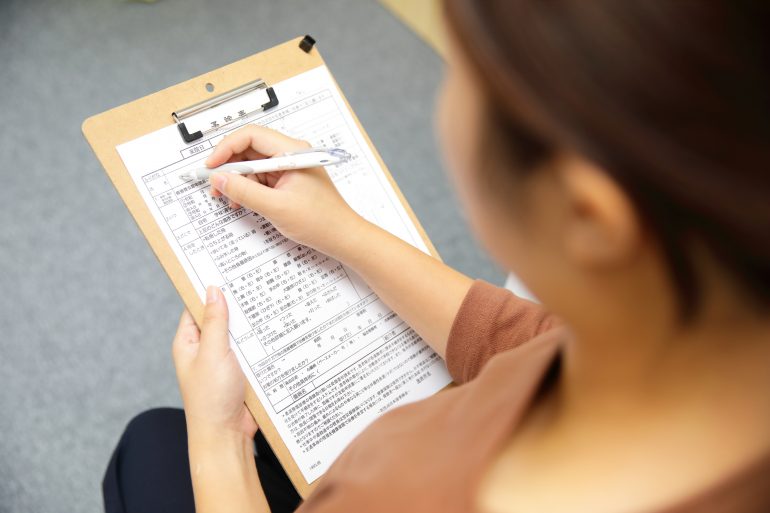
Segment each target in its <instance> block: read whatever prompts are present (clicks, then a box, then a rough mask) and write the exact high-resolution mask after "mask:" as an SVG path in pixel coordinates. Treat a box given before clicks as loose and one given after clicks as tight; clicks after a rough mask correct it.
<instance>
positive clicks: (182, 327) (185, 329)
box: [171, 308, 200, 364]
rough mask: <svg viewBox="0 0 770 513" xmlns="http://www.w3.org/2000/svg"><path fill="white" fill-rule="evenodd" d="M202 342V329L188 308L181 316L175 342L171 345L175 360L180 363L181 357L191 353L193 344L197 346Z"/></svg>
mask: <svg viewBox="0 0 770 513" xmlns="http://www.w3.org/2000/svg"><path fill="white" fill-rule="evenodd" d="M199 342H200V331H198V325H197V324H195V319H193V316H192V314H190V312H189V310H187V309H186V308H185V309H184V311H183V312H182V315H181V317H180V318H179V326H178V327H177V329H176V335H175V336H174V342H173V344H172V345H171V351H172V355H173V357H174V362H175V363H177V364H178V363H179V362H180V359H182V358H184V357H185V356H186V355H188V354H189V352H190V351H189V350H190V348H191V346H197V345H198V343H199Z"/></svg>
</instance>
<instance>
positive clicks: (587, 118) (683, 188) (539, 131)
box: [445, 0, 770, 316]
mask: <svg viewBox="0 0 770 513" xmlns="http://www.w3.org/2000/svg"><path fill="white" fill-rule="evenodd" d="M445 10H446V15H447V19H448V22H449V26H450V28H451V29H452V31H453V32H454V33H455V34H456V36H457V37H456V39H457V40H458V41H459V44H460V47H461V49H462V50H463V52H464V53H465V54H466V57H467V58H468V60H470V61H471V63H472V64H473V66H474V67H475V72H476V73H477V75H478V77H479V78H480V83H481V85H482V87H484V88H485V89H486V95H487V97H488V103H489V105H490V106H494V107H493V108H491V110H490V116H489V118H490V119H489V123H490V130H491V131H494V132H496V133H498V134H500V135H499V136H497V137H496V138H497V139H500V138H502V139H503V140H504V142H505V145H506V146H507V148H506V149H507V150H508V151H507V153H509V154H512V155H513V156H514V157H515V160H516V162H513V163H512V164H514V165H513V166H511V167H513V168H519V169H522V168H525V169H534V168H535V167H536V166H535V164H538V163H539V162H542V161H545V160H547V159H549V158H552V157H554V156H555V155H556V154H557V153H559V152H563V151H570V152H576V153H578V154H579V155H582V156H583V157H584V158H587V159H589V160H591V161H593V162H595V163H596V164H597V165H599V166H601V168H602V169H604V170H605V171H606V172H607V173H609V174H610V175H611V176H612V177H613V179H615V180H616V181H617V182H618V183H619V184H620V185H621V186H622V187H623V188H624V190H625V191H626V192H627V194H628V195H629V197H630V198H631V200H632V201H633V202H634V205H635V207H636V209H637V210H638V211H639V213H640V215H641V216H642V218H643V219H644V221H645V224H646V225H647V226H648V228H649V230H650V232H651V233H652V234H653V235H654V236H655V237H656V238H657V241H658V242H659V243H660V246H661V247H662V248H663V252H664V254H665V258H666V260H667V263H668V266H669V268H670V272H671V276H672V279H673V281H674V283H675V285H676V287H677V290H678V292H679V295H680V298H681V304H682V307H683V311H684V313H685V315H686V316H691V315H692V314H694V312H695V311H696V310H697V307H698V301H699V299H700V297H701V287H700V285H701V284H700V283H699V277H698V273H697V272H696V269H695V264H694V251H695V247H697V246H702V247H705V248H706V249H707V250H708V251H709V252H710V253H711V254H712V255H713V256H714V257H715V258H716V260H717V261H718V262H719V263H720V265H721V266H722V267H723V268H724V269H725V270H726V271H727V272H728V273H729V275H730V276H731V277H732V278H733V279H734V281H735V282H736V283H737V284H739V286H740V288H741V289H742V290H744V291H746V292H747V295H748V296H749V297H750V298H751V299H752V300H753V302H754V304H756V305H757V306H758V307H760V308H761V309H766V308H767V307H768V306H769V305H770V16H769V12H770V2H765V1H763V0H759V1H746V0H634V1H632V0H627V1H623V0H590V1H582V0H446V3H445Z"/></svg>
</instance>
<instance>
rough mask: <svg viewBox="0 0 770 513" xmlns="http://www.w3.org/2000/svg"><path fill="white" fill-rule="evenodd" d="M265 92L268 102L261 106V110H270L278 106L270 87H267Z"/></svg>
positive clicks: (276, 98)
mask: <svg viewBox="0 0 770 513" xmlns="http://www.w3.org/2000/svg"><path fill="white" fill-rule="evenodd" d="M265 92H266V93H267V98H268V102H267V103H263V104H262V110H267V109H272V108H273V107H275V106H276V105H278V97H277V96H276V95H275V91H273V88H272V87H268V88H267V90H266V91H265Z"/></svg>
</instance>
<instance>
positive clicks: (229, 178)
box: [211, 173, 277, 217]
mask: <svg viewBox="0 0 770 513" xmlns="http://www.w3.org/2000/svg"><path fill="white" fill-rule="evenodd" d="M211 185H212V187H216V188H217V189H218V190H219V191H220V192H221V193H222V194H224V195H225V196H227V198H228V199H229V200H230V201H232V202H233V203H237V204H238V205H243V206H245V207H248V208H250V209H251V210H255V211H257V212H259V213H261V214H264V215H267V216H268V217H269V216H270V215H271V214H272V212H273V210H274V208H275V205H276V201H277V199H276V194H277V192H276V191H275V190H274V189H272V188H270V187H267V186H265V185H262V184H261V183H259V182H258V181H257V182H255V181H253V180H249V179H247V178H245V177H243V176H240V175H235V174H230V173H214V174H213V175H211Z"/></svg>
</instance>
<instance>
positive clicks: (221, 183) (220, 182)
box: [211, 173, 227, 191]
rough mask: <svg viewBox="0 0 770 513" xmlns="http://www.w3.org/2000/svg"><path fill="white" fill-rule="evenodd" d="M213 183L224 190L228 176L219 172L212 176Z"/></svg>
mask: <svg viewBox="0 0 770 513" xmlns="http://www.w3.org/2000/svg"><path fill="white" fill-rule="evenodd" d="M211 183H212V185H214V187H216V188H217V189H219V190H220V191H224V190H225V185H226V184H227V177H226V176H225V175H224V173H217V174H215V175H213V176H212V177H211Z"/></svg>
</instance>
